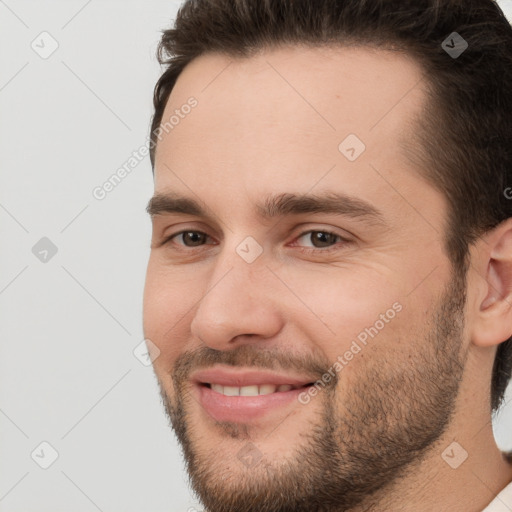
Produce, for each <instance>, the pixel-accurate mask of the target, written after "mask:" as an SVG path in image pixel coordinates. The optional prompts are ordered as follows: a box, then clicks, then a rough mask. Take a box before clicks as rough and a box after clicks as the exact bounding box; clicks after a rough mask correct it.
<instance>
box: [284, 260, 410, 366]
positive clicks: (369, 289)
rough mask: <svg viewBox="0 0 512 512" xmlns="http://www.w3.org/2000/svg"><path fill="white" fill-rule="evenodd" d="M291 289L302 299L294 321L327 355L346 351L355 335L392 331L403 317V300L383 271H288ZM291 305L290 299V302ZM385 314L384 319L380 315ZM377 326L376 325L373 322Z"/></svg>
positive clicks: (335, 354)
mask: <svg viewBox="0 0 512 512" xmlns="http://www.w3.org/2000/svg"><path fill="white" fill-rule="evenodd" d="M286 280H287V283H288V285H289V286H290V289H291V290H293V291H294V293H295V294H296V295H297V297H298V298H300V299H301V301H303V303H304V304H303V305H302V307H300V304H298V301H297V304H298V305H297V306H296V307H295V308H294V310H293V311H294V312H293V313H292V314H293V315H294V319H293V322H294V323H296V324H297V325H299V326H300V330H301V331H302V332H304V333H307V334H306V335H307V336H308V337H309V338H310V339H312V340H315V342H316V344H317V345H318V346H319V348H321V349H322V350H323V352H324V353H325V354H326V355H327V356H328V357H329V359H331V360H332V359H335V358H336V357H337V356H338V355H339V354H343V353H344V352H345V350H348V349H349V347H350V345H351V343H352V341H353V340H355V339H358V337H359V339H360V340H362V342H364V341H365V339H366V338H365V336H366V337H369V336H370V335H369V334H368V333H367V332H366V331H365V329H370V328H372V329H370V330H371V332H372V333H373V334H375V329H377V331H378V333H379V335H380V333H381V332H385V331H390V330H391V329H390V327H391V326H393V324H395V325H396V324H398V323H399V322H400V320H401V318H400V317H401V316H403V311H398V310H403V309H404V307H403V300H402V298H401V293H400V291H399V289H398V288H396V287H393V285H392V283H390V280H389V279H387V277H386V274H385V273H383V272H382V273H377V272H374V271H373V272H372V271H367V272H366V273H363V272H357V271H355V269H353V268H352V269H351V268H337V269H334V270H333V269H329V272H325V273H323V272H317V271H316V272H314V273H306V272H303V273H302V274H301V275H299V273H298V272H297V273H295V274H294V273H292V272H289V273H288V276H287V277H286ZM289 304H291V302H289ZM381 315H383V317H384V318H381ZM375 324H377V325H376V326H375Z"/></svg>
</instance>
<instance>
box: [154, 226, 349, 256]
mask: <svg viewBox="0 0 512 512" xmlns="http://www.w3.org/2000/svg"><path fill="white" fill-rule="evenodd" d="M184 233H194V234H200V235H205V236H207V237H208V238H211V237H210V236H209V235H208V234H207V233H205V232H204V231H197V230H193V229H192V230H191V229H185V230H183V231H178V232H177V233H173V234H172V235H170V236H168V237H167V238H166V239H165V240H164V241H163V242H162V243H161V246H164V245H167V244H170V243H172V240H173V239H174V238H176V237H177V236H179V235H183V234H184ZM310 233H323V234H326V235H332V236H334V237H336V238H338V239H339V242H337V243H335V244H333V245H332V246H329V247H325V248H319V247H317V248H311V247H300V246H299V247H297V248H298V249H299V251H301V252H304V253H308V254H311V253H319V252H321V253H326V252H331V251H333V250H339V247H338V246H337V245H338V244H339V243H340V242H341V243H343V245H346V244H349V243H350V242H351V241H350V240H348V239H347V238H344V237H342V236H341V235H339V234H338V233H334V232H332V231H327V230H321V229H309V230H307V231H303V232H302V233H301V234H300V235H298V236H297V237H296V238H295V239H294V241H296V240H299V239H300V238H302V237H303V236H304V235H308V234H310ZM178 245H179V246H180V247H182V248H183V249H180V250H187V249H195V248H198V247H202V245H200V246H192V247H189V246H186V245H183V244H178Z"/></svg>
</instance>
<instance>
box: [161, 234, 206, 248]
mask: <svg viewBox="0 0 512 512" xmlns="http://www.w3.org/2000/svg"><path fill="white" fill-rule="evenodd" d="M209 238H210V237H209V236H208V235H207V234H206V233H203V232H202V231H180V232H179V233H175V234H174V235H171V236H170V237H169V238H167V239H166V240H165V242H164V244H166V243H169V242H172V241H174V240H176V243H177V244H178V245H183V246H185V247H199V246H201V245H204V244H205V243H206V241H207V240H208V239H209Z"/></svg>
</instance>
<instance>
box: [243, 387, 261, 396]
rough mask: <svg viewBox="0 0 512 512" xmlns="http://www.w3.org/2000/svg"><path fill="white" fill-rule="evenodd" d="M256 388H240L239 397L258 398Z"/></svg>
mask: <svg viewBox="0 0 512 512" xmlns="http://www.w3.org/2000/svg"><path fill="white" fill-rule="evenodd" d="M258 395H259V392H258V386H242V387H241V388H240V396H258Z"/></svg>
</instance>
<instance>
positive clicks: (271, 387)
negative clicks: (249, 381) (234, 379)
mask: <svg viewBox="0 0 512 512" xmlns="http://www.w3.org/2000/svg"><path fill="white" fill-rule="evenodd" d="M210 386H211V388H212V390H213V391H216V392H217V393H221V394H223V395H225V396H258V395H270V394H272V393H276V392H278V391H290V389H293V386H292V385H291V384H281V385H280V386H276V385H275V384H262V385H260V386H256V385H253V386H241V387H238V386H222V385H220V384H210Z"/></svg>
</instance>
